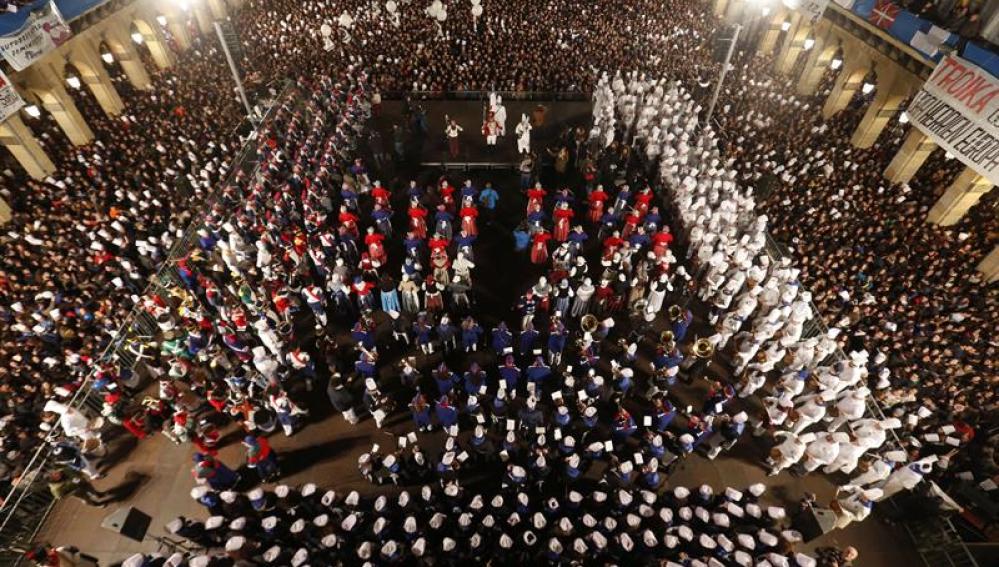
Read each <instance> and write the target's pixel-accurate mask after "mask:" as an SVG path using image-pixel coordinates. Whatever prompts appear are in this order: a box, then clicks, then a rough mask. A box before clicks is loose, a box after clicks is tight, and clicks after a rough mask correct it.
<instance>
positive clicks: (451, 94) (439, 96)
mask: <svg viewBox="0 0 999 567" xmlns="http://www.w3.org/2000/svg"><path fill="white" fill-rule="evenodd" d="M492 93H495V94H497V95H499V96H501V97H502V98H503V100H504V101H566V102H571V101H589V100H590V96H589V95H587V94H586V93H584V92H582V91H415V90H408V91H407V90H394V91H385V92H383V93H381V95H382V99H383V100H404V99H414V100H486V99H488V98H489V95H490V94H492Z"/></svg>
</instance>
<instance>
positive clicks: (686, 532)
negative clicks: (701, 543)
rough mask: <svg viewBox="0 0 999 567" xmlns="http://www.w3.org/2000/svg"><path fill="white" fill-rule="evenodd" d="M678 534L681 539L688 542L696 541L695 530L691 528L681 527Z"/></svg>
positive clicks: (677, 531)
mask: <svg viewBox="0 0 999 567" xmlns="http://www.w3.org/2000/svg"><path fill="white" fill-rule="evenodd" d="M676 533H677V535H678V536H680V539H684V540H687V541H694V530H692V529H690V526H680V527H679V528H678V529H677V530H676Z"/></svg>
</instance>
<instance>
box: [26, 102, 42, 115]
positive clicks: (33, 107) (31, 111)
mask: <svg viewBox="0 0 999 567" xmlns="http://www.w3.org/2000/svg"><path fill="white" fill-rule="evenodd" d="M24 111H25V112H27V113H28V116H30V117H32V118H38V117H39V116H41V115H42V111H41V109H39V108H38V106H36V105H34V104H32V105H29V106H25V107H24Z"/></svg>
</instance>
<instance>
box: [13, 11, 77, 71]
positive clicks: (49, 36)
mask: <svg viewBox="0 0 999 567" xmlns="http://www.w3.org/2000/svg"><path fill="white" fill-rule="evenodd" d="M72 35H73V32H72V30H70V28H69V25H68V24H66V22H65V21H63V19H62V15H61V14H60V13H59V9H58V8H56V5H55V2H49V3H48V4H46V5H45V6H43V7H42V8H40V9H38V10H35V11H33V12H31V14H30V15H29V16H28V20H27V21H26V22H25V23H24V25H23V26H21V27H20V28H18V29H17V30H16V31H14V32H11V33H9V34H7V35H4V36H0V56H3V58H4V59H6V60H7V62H8V63H10V66H11V67H13V68H14V70H16V71H21V70H23V69H27V68H28V67H29V66H30V65H31V64H32V63H34V62H35V61H38V60H39V59H41V58H42V57H43V56H44V55H45V54H46V53H48V52H49V51H52V50H53V49H55V48H56V47H59V46H60V45H62V44H63V43H66V41H68V40H69V38H70V37H72Z"/></svg>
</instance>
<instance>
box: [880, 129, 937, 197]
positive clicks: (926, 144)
mask: <svg viewBox="0 0 999 567" xmlns="http://www.w3.org/2000/svg"><path fill="white" fill-rule="evenodd" d="M936 148H937V145H936V144H935V143H933V140H931V139H930V138H929V136H927V135H926V134H923V133H922V132H921V131H920V130H919V128H916V127H915V126H912V127H910V128H909V133H908V134H906V135H905V141H904V142H902V147H901V148H899V149H898V152H897V153H896V154H895V157H893V158H892V160H891V163H889V164H888V167H887V168H886V169H885V177H887V178H888V180H889V181H891V182H893V183H908V182H909V180H910V179H912V177H913V176H914V175H916V172H917V171H919V168H920V167H922V165H923V162H925V161H926V158H928V157H930V154H931V153H933V150H935V149H936Z"/></svg>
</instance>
